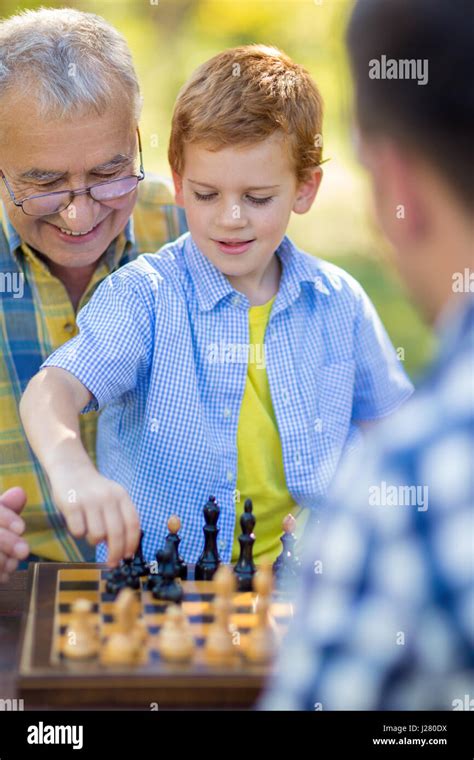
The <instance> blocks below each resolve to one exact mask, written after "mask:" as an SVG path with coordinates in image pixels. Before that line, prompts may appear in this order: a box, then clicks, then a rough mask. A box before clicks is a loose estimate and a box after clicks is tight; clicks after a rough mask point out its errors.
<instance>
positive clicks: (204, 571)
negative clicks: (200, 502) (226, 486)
mask: <svg viewBox="0 0 474 760" xmlns="http://www.w3.org/2000/svg"><path fill="white" fill-rule="evenodd" d="M219 512H220V509H219V506H218V505H217V502H216V499H215V496H210V497H209V501H208V502H207V504H206V506H205V507H204V510H203V513H204V520H205V525H204V528H203V531H204V549H203V551H202V554H201V556H200V557H199V559H198V561H197V563H196V569H195V572H194V577H195V579H196V580H197V581H210V580H212V578H213V577H214V575H215V573H216V571H217V568H218V567H219V565H220V561H221V560H220V557H219V552H218V550H217V536H218V533H219V528H218V527H217V520H218V519H219Z"/></svg>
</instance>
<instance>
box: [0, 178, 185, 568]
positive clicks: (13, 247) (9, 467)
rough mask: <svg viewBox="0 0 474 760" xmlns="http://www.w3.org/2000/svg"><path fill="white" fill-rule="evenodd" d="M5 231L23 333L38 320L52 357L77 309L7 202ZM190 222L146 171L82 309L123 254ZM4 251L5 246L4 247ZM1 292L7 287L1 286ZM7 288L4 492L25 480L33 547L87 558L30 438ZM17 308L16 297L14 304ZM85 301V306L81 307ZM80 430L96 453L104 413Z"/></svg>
mask: <svg viewBox="0 0 474 760" xmlns="http://www.w3.org/2000/svg"><path fill="white" fill-rule="evenodd" d="M0 224H1V226H2V229H3V236H2V239H3V241H4V244H5V243H8V252H7V255H11V256H12V257H14V259H15V261H16V264H17V265H18V267H19V268H20V269H21V272H22V273H23V276H24V278H25V280H27V281H28V283H29V286H30V290H31V293H32V306H31V307H30V311H26V309H23V310H22V308H21V305H20V306H19V307H18V308H17V312H16V311H15V313H14V315H13V329H14V332H15V334H16V335H18V334H19V335H20V338H21V331H22V320H23V324H24V320H25V319H31V320H34V321H35V322H36V332H37V335H38V348H39V351H40V352H41V354H42V356H43V358H44V359H45V358H46V357H47V356H48V355H49V354H51V353H52V352H53V351H54V350H55V349H56V348H58V347H59V346H60V345H62V344H63V343H65V342H66V341H67V340H69V339H70V338H72V337H73V336H74V335H76V334H77V326H76V314H75V312H74V309H73V306H72V304H71V301H70V299H69V296H68V293H67V291H66V289H65V287H64V285H63V284H62V283H61V281H60V280H58V279H57V278H56V277H54V276H53V275H52V274H51V272H50V271H49V269H48V267H47V266H46V265H45V264H44V263H43V262H42V261H41V260H40V259H39V258H38V257H37V256H36V255H35V253H34V252H33V251H32V250H31V248H29V246H28V245H26V244H25V243H24V242H22V241H20V240H19V239H18V236H17V234H16V231H15V230H13V228H12V227H11V225H10V224H9V222H8V219H7V216H6V212H5V209H4V207H3V205H2V204H1V203H0ZM184 230H185V222H184V217H183V215H182V212H180V210H179V209H178V207H177V206H175V205H174V204H173V196H172V193H171V188H170V186H169V185H168V184H166V183H165V181H164V180H161V179H159V178H153V177H152V178H147V179H146V180H144V181H143V182H142V183H141V185H140V186H139V191H138V200H137V204H136V206H135V210H134V212H133V217H132V220H131V222H129V224H128V225H127V227H126V228H125V230H124V231H123V232H122V233H121V234H120V235H119V236H118V238H117V239H116V240H115V241H114V242H113V244H111V246H109V248H108V250H107V252H106V253H105V254H104V256H102V258H101V259H100V261H99V263H98V266H97V269H96V271H95V273H94V275H93V277H92V279H91V281H90V283H89V285H88V287H87V290H86V292H85V293H84V295H83V297H82V299H81V302H80V304H79V309H81V308H82V307H83V306H84V305H85V304H86V303H87V301H88V300H89V299H90V297H91V296H92V294H93V292H94V290H95V289H96V287H97V286H98V285H99V283H101V282H102V280H104V279H105V277H107V275H109V274H110V273H111V272H113V271H114V270H115V269H117V268H118V267H119V266H120V265H121V263H123V260H124V259H125V260H127V258H128V259H132V258H135V257H136V256H138V255H139V254H140V253H144V252H146V251H149V252H152V251H155V250H156V249H157V248H159V247H160V246H162V245H164V244H165V243H167V242H169V241H170V240H174V239H175V238H176V237H178V236H179V234H180V233H181V232H183V231H184ZM3 253H4V255H5V251H4V252H3ZM0 295H1V293H0ZM4 307H5V304H4V301H3V295H2V298H1V299H0V347H1V351H0V493H2V492H3V491H4V490H6V489H8V488H10V487H12V486H22V487H23V488H24V489H25V491H26V493H27V496H28V501H27V506H26V507H25V510H24V513H23V516H24V518H25V521H26V526H27V530H26V535H25V537H26V540H27V541H28V542H29V544H30V547H31V552H32V553H33V554H36V555H38V556H40V557H42V558H46V559H51V560H56V561H81V560H84V559H90V558H93V550H92V548H90V547H88V546H87V545H86V544H85V542H84V541H77V540H75V539H74V538H73V537H72V536H71V535H70V534H69V533H68V532H67V531H66V530H65V527H64V521H63V520H62V518H61V516H60V515H59V514H58V512H57V510H56V509H55V507H54V504H53V503H52V501H51V498H50V495H49V491H48V484H47V481H46V478H45V475H44V473H43V472H42V471H41V468H40V467H39V465H38V462H37V461H36V460H35V459H34V456H33V454H32V452H31V449H30V448H29V446H28V442H27V440H26V437H25V434H24V431H23V427H22V424H21V420H20V416H19V412H18V401H19V398H18V395H19V394H18V378H17V377H16V378H15V377H13V373H14V361H13V360H12V351H13V349H12V345H11V343H12V341H11V323H12V318H11V315H10V323H9V327H10V334H9V331H8V330H7V324H6V313H5V311H6V310H5V308H4ZM15 308H16V305H15ZM79 309H78V310H79ZM80 423H81V436H82V440H83V442H84V445H85V447H86V449H87V451H88V453H89V455H90V456H91V457H92V459H94V460H95V440H96V427H97V415H96V413H95V412H91V413H89V414H87V415H82V417H81V421H80Z"/></svg>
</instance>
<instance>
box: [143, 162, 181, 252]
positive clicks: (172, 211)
mask: <svg viewBox="0 0 474 760" xmlns="http://www.w3.org/2000/svg"><path fill="white" fill-rule="evenodd" d="M132 218H133V233H134V239H135V250H136V255H139V254H140V253H145V252H147V251H156V250H158V248H160V247H161V246H162V245H164V244H165V243H168V242H170V241H172V240H175V239H176V238H177V237H178V236H179V235H180V234H182V233H183V232H184V231H185V230H186V229H187V225H186V217H185V215H184V211H183V209H181V208H180V207H179V206H177V205H176V203H175V201H174V194H173V185H172V182H171V180H169V179H167V178H165V177H159V176H157V175H147V177H146V179H145V180H143V182H141V183H140V185H139V189H138V197H137V202H136V204H135V208H134V211H133V217H132Z"/></svg>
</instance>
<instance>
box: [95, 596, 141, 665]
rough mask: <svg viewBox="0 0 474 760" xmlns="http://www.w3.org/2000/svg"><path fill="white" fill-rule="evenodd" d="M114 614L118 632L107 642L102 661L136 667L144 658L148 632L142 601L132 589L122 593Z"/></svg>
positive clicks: (117, 600) (108, 663)
mask: <svg viewBox="0 0 474 760" xmlns="http://www.w3.org/2000/svg"><path fill="white" fill-rule="evenodd" d="M114 613H115V623H116V628H117V630H116V631H115V632H114V633H112V634H111V636H110V637H109V638H108V640H107V641H106V642H105V644H104V647H103V650H102V656H101V661H102V662H103V663H104V664H105V665H135V664H137V663H138V662H139V660H140V658H141V656H142V653H143V645H144V644H145V642H146V639H147V632H146V627H145V623H144V621H143V620H142V619H140V600H139V598H138V597H137V595H136V594H135V593H134V592H133V591H132V589H130V588H124V589H122V590H121V591H120V593H119V595H118V597H117V599H116V601H115V603H114Z"/></svg>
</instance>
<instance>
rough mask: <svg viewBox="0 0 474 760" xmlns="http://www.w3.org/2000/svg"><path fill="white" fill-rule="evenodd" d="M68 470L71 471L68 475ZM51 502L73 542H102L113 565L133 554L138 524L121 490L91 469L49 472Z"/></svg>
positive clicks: (135, 514) (137, 539)
mask: <svg viewBox="0 0 474 760" xmlns="http://www.w3.org/2000/svg"><path fill="white" fill-rule="evenodd" d="M71 470H72V471H71ZM49 475H50V480H51V491H52V495H53V499H54V502H55V504H56V506H57V507H58V509H59V511H60V512H61V513H62V514H63V515H64V517H65V519H66V523H67V526H68V529H69V530H70V532H71V533H72V535H73V536H75V537H76V538H83V537H84V536H85V537H86V538H87V540H88V541H89V543H91V544H93V545H96V544H98V543H100V542H101V541H106V542H107V545H108V549H109V564H110V565H117V564H118V562H119V561H120V560H121V559H123V557H127V556H131V555H133V553H134V552H135V550H136V548H137V546H138V542H139V539H140V522H139V519H138V515H137V512H136V509H135V507H134V505H133V503H132V501H131V500H130V497H129V495H128V494H127V492H126V491H125V489H124V488H122V486H120V485H119V484H118V483H115V482H114V481H113V480H109V479H108V478H105V477H104V476H103V475H100V473H98V472H97V470H96V469H95V467H93V466H92V465H90V466H88V465H87V466H83V467H79V468H76V467H73V468H69V467H68V469H67V472H66V470H65V469H64V468H61V469H59V470H52V471H50V473H49Z"/></svg>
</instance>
